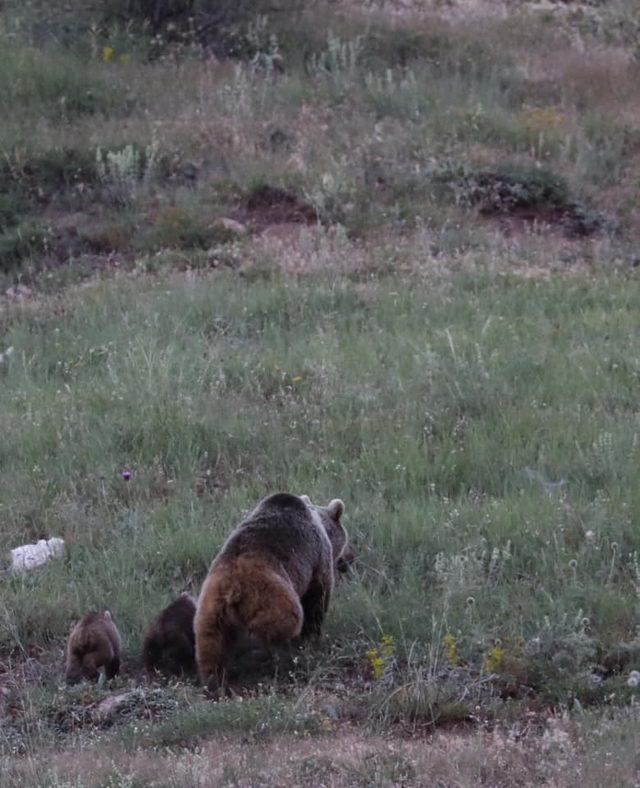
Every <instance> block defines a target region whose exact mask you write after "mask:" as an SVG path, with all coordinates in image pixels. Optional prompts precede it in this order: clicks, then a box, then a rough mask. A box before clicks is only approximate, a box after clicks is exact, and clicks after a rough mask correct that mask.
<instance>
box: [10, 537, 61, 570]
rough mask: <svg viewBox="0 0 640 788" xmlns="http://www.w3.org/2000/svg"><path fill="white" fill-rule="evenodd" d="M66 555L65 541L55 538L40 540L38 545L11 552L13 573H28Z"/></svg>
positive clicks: (22, 547)
mask: <svg viewBox="0 0 640 788" xmlns="http://www.w3.org/2000/svg"><path fill="white" fill-rule="evenodd" d="M63 554H64V539H59V538H58V537H57V536H53V537H52V538H51V539H40V540H39V541H38V542H36V544H24V545H22V546H21V547H15V548H14V549H13V550H12V551H11V571H12V572H28V571H29V570H31V569H35V568H36V567H38V566H42V565H43V564H46V563H47V561H49V559H51V558H55V557H56V556H61V555H63Z"/></svg>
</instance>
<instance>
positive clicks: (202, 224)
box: [136, 205, 236, 252]
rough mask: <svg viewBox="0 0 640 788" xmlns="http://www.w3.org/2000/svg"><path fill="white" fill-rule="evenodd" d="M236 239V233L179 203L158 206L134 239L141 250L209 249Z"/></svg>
mask: <svg viewBox="0 0 640 788" xmlns="http://www.w3.org/2000/svg"><path fill="white" fill-rule="evenodd" d="M235 239H236V234H235V233H233V232H232V231H231V230H228V229H226V228H225V227H223V226H219V225H216V224H214V223H213V222H211V221H207V220H206V219H204V218H202V216H200V215H199V214H197V213H195V212H194V211H190V210H189V209H188V208H185V207H180V206H175V205H172V206H168V207H166V208H161V209H160V210H159V211H157V212H155V213H154V214H152V216H151V226H150V227H149V228H147V229H146V230H143V231H142V232H141V234H140V236H139V238H138V239H137V241H136V245H137V247H138V248H139V249H140V250H141V251H146V252H149V251H153V250H157V249H176V248H183V249H194V248H195V249H208V248H209V247H211V246H214V245H216V244H222V243H227V242H229V241H233V240H235Z"/></svg>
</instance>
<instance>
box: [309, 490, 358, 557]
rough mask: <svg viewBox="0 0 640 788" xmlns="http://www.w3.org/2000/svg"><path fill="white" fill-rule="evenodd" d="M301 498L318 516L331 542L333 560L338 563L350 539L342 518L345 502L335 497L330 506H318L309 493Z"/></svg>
mask: <svg viewBox="0 0 640 788" xmlns="http://www.w3.org/2000/svg"><path fill="white" fill-rule="evenodd" d="M300 498H301V499H302V501H304V503H306V505H307V506H308V507H309V509H310V510H311V511H312V512H313V513H314V514H316V515H317V516H318V519H319V520H320V523H321V524H322V526H323V528H324V530H325V531H326V534H327V536H328V537H329V541H330V542H331V547H332V548H333V560H334V561H335V562H336V563H337V562H338V560H339V558H340V557H341V556H342V554H343V552H344V550H345V547H346V546H347V542H348V541H349V535H348V534H347V529H346V528H345V527H344V525H342V522H341V520H340V518H341V517H342V515H343V513H344V504H343V503H342V501H341V500H340V499H339V498H334V499H333V500H332V501H331V503H330V504H329V505H328V506H316V505H315V504H313V503H311V499H310V498H309V496H308V495H301V496H300Z"/></svg>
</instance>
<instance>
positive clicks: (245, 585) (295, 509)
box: [194, 493, 347, 687]
mask: <svg viewBox="0 0 640 788" xmlns="http://www.w3.org/2000/svg"><path fill="white" fill-rule="evenodd" d="M343 511H344V504H343V503H342V501H340V500H338V499H335V500H333V501H331V503H330V504H329V506H327V507H321V506H314V505H313V504H312V503H311V501H310V500H309V498H308V497H307V496H302V497H298V496H296V495H291V494H289V493H276V494H275V495H271V496H269V497H268V498H265V499H264V500H263V501H261V502H260V503H259V504H258V506H257V507H256V508H255V509H254V511H253V512H252V513H251V514H250V515H249V516H248V517H247V519H246V520H244V521H243V522H242V523H241V524H240V525H239V526H238V527H237V528H236V529H235V530H234V531H233V532H232V534H231V536H230V537H229V538H228V539H227V541H226V543H225V544H224V546H223V547H222V550H221V551H220V553H219V554H218V556H217V557H216V559H215V560H214V562H213V564H212V565H211V569H210V570H209V574H208V576H207V578H206V580H205V582H204V585H203V587H202V591H201V592H200V596H199V598H198V606H197V610H196V617H195V621H194V629H195V637H196V661H197V664H198V670H199V673H200V678H201V680H202V682H203V683H204V684H205V685H207V686H210V687H218V686H219V685H220V684H222V683H223V682H224V679H225V661H226V659H227V657H228V655H229V652H230V651H231V648H232V646H233V644H234V641H235V640H236V638H237V636H239V635H243V634H245V635H249V636H250V637H253V638H257V639H258V640H259V641H261V642H262V643H263V644H265V645H266V646H267V647H269V646H271V645H277V644H287V643H289V642H290V641H291V640H293V639H294V638H296V637H298V636H303V637H305V636H309V635H313V634H316V635H317V634H319V633H320V628H321V625H322V621H323V618H324V615H325V613H326V611H327V608H328V606H329V600H330V597H331V592H332V590H333V584H334V571H335V564H336V562H337V561H338V559H339V557H340V556H341V555H342V552H343V550H344V548H345V545H346V544H347V533H346V531H345V529H344V527H343V525H342V523H341V522H340V517H341V516H342V513H343Z"/></svg>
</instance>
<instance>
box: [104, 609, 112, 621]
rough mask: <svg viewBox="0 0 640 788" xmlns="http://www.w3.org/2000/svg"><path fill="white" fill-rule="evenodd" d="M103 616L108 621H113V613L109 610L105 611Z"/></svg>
mask: <svg viewBox="0 0 640 788" xmlns="http://www.w3.org/2000/svg"><path fill="white" fill-rule="evenodd" d="M103 615H104V617H105V618H106V619H107V621H111V613H110V612H109V611H108V610H105V611H104V613H103Z"/></svg>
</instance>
